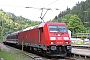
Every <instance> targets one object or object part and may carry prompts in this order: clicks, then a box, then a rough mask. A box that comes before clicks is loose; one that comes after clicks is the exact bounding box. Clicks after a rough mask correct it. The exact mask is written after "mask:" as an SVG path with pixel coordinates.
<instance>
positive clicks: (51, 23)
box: [22, 22, 65, 31]
mask: <svg viewBox="0 0 90 60" xmlns="http://www.w3.org/2000/svg"><path fill="white" fill-rule="evenodd" d="M45 24H48V25H59V24H61V25H65V23H59V22H43V23H41V24H39V25H35V26H31V27H28V28H26V29H23V30H22V31H27V30H31V29H34V28H40V27H43V26H44V25H45Z"/></svg>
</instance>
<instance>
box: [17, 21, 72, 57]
mask: <svg viewBox="0 0 90 60" xmlns="http://www.w3.org/2000/svg"><path fill="white" fill-rule="evenodd" d="M22 41H23V42H24V46H25V47H28V48H29V49H30V50H33V51H36V52H39V53H40V52H41V53H44V54H45V55H48V56H62V57H65V56H70V54H71V44H70V42H71V41H70V37H69V34H68V29H67V27H66V24H65V23H56V22H46V23H41V24H39V25H36V26H33V27H29V28H26V29H24V30H23V31H22V32H19V33H18V43H17V44H18V45H22Z"/></svg>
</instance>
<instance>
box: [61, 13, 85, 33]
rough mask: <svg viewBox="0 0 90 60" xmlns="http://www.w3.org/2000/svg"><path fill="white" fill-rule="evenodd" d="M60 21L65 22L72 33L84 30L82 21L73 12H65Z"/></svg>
mask: <svg viewBox="0 0 90 60" xmlns="http://www.w3.org/2000/svg"><path fill="white" fill-rule="evenodd" d="M62 22H65V23H66V24H67V26H68V28H69V29H70V30H71V31H72V32H73V33H78V32H81V31H85V27H84V26H83V23H82V21H81V19H80V18H79V17H78V16H77V15H75V14H74V15H73V14H67V15H65V16H64V17H63V18H62Z"/></svg>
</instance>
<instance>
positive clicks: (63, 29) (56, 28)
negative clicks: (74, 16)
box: [49, 26, 66, 32]
mask: <svg viewBox="0 0 90 60" xmlns="http://www.w3.org/2000/svg"><path fill="white" fill-rule="evenodd" d="M49 31H50V32H66V26H49Z"/></svg>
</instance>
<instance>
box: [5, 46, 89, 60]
mask: <svg viewBox="0 0 90 60" xmlns="http://www.w3.org/2000/svg"><path fill="white" fill-rule="evenodd" d="M6 46H7V45H6ZM7 47H8V48H10V49H13V51H11V52H15V51H20V52H21V53H22V55H24V56H28V57H29V58H28V59H30V60H90V57H89V59H87V58H88V57H87V56H82V55H80V54H72V56H71V57H65V58H61V57H55V58H46V57H43V56H41V55H37V54H34V53H30V52H26V51H23V52H22V51H21V50H20V49H16V48H14V47H11V46H7ZM83 57H84V58H83ZM82 58H83V59H82Z"/></svg>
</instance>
